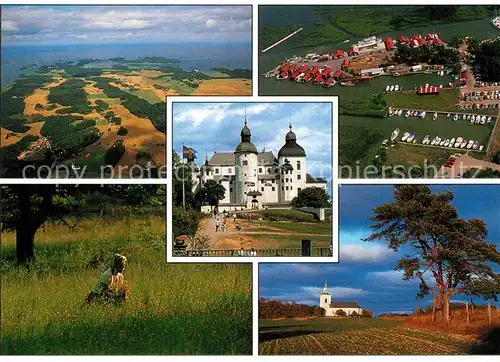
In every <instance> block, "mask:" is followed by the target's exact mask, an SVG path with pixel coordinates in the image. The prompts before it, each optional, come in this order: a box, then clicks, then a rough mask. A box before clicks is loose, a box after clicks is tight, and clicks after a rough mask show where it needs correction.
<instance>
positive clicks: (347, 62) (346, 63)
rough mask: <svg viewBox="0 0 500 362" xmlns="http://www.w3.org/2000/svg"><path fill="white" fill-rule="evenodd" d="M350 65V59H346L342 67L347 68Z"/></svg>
mask: <svg viewBox="0 0 500 362" xmlns="http://www.w3.org/2000/svg"><path fill="white" fill-rule="evenodd" d="M348 66H349V59H345V60H344V61H343V62H342V69H345V68H347V67H348Z"/></svg>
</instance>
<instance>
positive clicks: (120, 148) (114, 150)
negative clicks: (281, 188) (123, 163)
mask: <svg viewBox="0 0 500 362" xmlns="http://www.w3.org/2000/svg"><path fill="white" fill-rule="evenodd" d="M124 153H125V144H124V143H123V141H122V140H118V141H116V142H115V143H114V144H113V146H111V147H110V148H109V149H108V150H107V151H106V153H105V154H104V162H105V164H106V165H111V166H113V167H114V166H115V165H117V164H118V162H120V159H121V158H122V156H123V154H124Z"/></svg>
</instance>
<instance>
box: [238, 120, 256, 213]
mask: <svg viewBox="0 0 500 362" xmlns="http://www.w3.org/2000/svg"><path fill="white" fill-rule="evenodd" d="M240 135H241V142H240V143H239V144H238V146H236V149H235V150H234V158H235V165H236V169H235V176H236V180H235V192H236V202H237V203H242V204H247V203H248V202H250V200H249V199H248V197H247V194H248V193H249V192H250V191H258V190H257V188H258V178H257V177H258V176H257V168H258V153H257V148H255V146H254V145H253V143H252V133H251V132H250V128H248V126H247V118H246V112H245V121H244V125H243V128H242V129H241V133H240Z"/></svg>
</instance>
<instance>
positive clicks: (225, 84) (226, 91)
mask: <svg viewBox="0 0 500 362" xmlns="http://www.w3.org/2000/svg"><path fill="white" fill-rule="evenodd" d="M251 83H252V81H251V80H249V79H241V78H232V79H209V80H203V81H202V82H201V83H200V85H199V87H198V88H196V89H195V90H194V92H193V93H192V95H193V96H208V95H213V96H228V95H237V96H250V95H252V86H251Z"/></svg>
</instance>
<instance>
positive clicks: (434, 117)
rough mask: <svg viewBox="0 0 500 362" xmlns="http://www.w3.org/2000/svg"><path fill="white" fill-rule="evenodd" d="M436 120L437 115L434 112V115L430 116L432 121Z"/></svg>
mask: <svg viewBox="0 0 500 362" xmlns="http://www.w3.org/2000/svg"><path fill="white" fill-rule="evenodd" d="M436 118H438V114H437V112H435V113H434V115H433V116H432V119H433V120H434V121H435V120H436Z"/></svg>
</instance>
